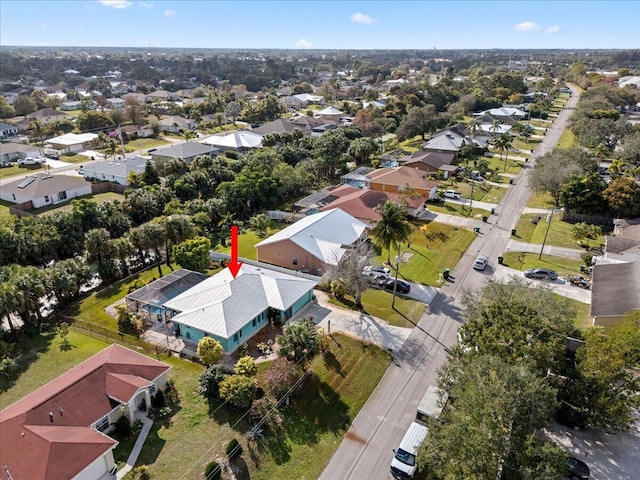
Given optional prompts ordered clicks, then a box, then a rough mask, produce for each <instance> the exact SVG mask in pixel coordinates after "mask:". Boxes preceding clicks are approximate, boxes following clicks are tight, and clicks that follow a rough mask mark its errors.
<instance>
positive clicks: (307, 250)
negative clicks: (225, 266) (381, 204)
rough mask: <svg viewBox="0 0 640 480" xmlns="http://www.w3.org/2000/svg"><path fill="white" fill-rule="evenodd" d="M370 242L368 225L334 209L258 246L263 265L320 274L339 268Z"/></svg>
mask: <svg viewBox="0 0 640 480" xmlns="http://www.w3.org/2000/svg"><path fill="white" fill-rule="evenodd" d="M366 238H367V225H366V224H365V223H363V222H361V221H360V220H358V219H357V218H354V217H352V216H351V215H349V214H348V213H346V212H344V211H342V210H340V209H339V208H334V209H333V210H329V211H327V212H321V213H316V214H314V215H308V216H306V217H305V218H303V219H301V220H298V221H297V222H295V223H294V224H292V225H289V226H288V227H287V228H285V229H283V230H280V231H279V232H277V233H275V234H274V235H271V236H270V237H269V238H266V239H264V240H262V241H261V242H259V243H258V244H256V250H257V252H258V261H260V262H266V263H270V264H272V265H278V266H281V267H284V268H289V269H292V270H305V271H310V272H313V273H316V272H322V271H324V269H325V266H326V265H338V264H339V263H340V262H341V261H342V259H343V258H344V256H345V255H347V254H348V252H349V251H350V250H351V249H353V248H354V247H356V246H358V245H359V244H360V243H362V242H363V241H364V240H365V239H366Z"/></svg>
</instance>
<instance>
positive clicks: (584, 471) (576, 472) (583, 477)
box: [567, 457, 591, 480]
mask: <svg viewBox="0 0 640 480" xmlns="http://www.w3.org/2000/svg"><path fill="white" fill-rule="evenodd" d="M567 476H568V477H569V478H570V479H571V480H589V477H590V476H591V469H590V468H589V465H587V464H586V463H584V462H583V461H582V460H578V459H577V458H576V457H568V458H567Z"/></svg>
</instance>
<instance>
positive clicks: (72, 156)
mask: <svg viewBox="0 0 640 480" xmlns="http://www.w3.org/2000/svg"><path fill="white" fill-rule="evenodd" d="M89 159H90V158H89V157H85V156H84V155H80V154H79V153H67V154H65V155H60V158H58V160H60V161H61V162H67V163H83V162H86V161H88V160H89Z"/></svg>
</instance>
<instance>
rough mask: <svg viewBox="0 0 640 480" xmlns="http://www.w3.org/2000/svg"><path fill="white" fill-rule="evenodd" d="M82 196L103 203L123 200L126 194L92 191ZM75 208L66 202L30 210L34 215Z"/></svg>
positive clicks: (67, 210)
mask: <svg viewBox="0 0 640 480" xmlns="http://www.w3.org/2000/svg"><path fill="white" fill-rule="evenodd" d="M78 198H82V199H83V200H89V201H92V202H95V203H97V204H99V205H100V204H103V203H105V202H112V201H115V200H117V201H123V200H124V195H121V194H119V193H115V192H104V193H92V194H91V195H85V196H83V197H78ZM72 209H73V206H72V205H71V202H65V203H62V204H57V205H49V206H46V207H42V208H37V209H32V210H28V211H29V213H33V214H34V215H52V214H54V213H57V212H70V211H71V210H72Z"/></svg>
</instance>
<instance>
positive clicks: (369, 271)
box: [362, 266, 391, 279]
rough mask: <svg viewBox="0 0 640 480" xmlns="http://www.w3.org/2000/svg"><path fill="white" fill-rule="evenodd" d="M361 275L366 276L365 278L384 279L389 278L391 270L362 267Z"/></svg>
mask: <svg viewBox="0 0 640 480" xmlns="http://www.w3.org/2000/svg"><path fill="white" fill-rule="evenodd" d="M362 275H366V276H367V277H373V278H375V277H384V278H386V279H389V278H391V270H389V269H388V268H386V267H371V266H368V267H364V270H362Z"/></svg>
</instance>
